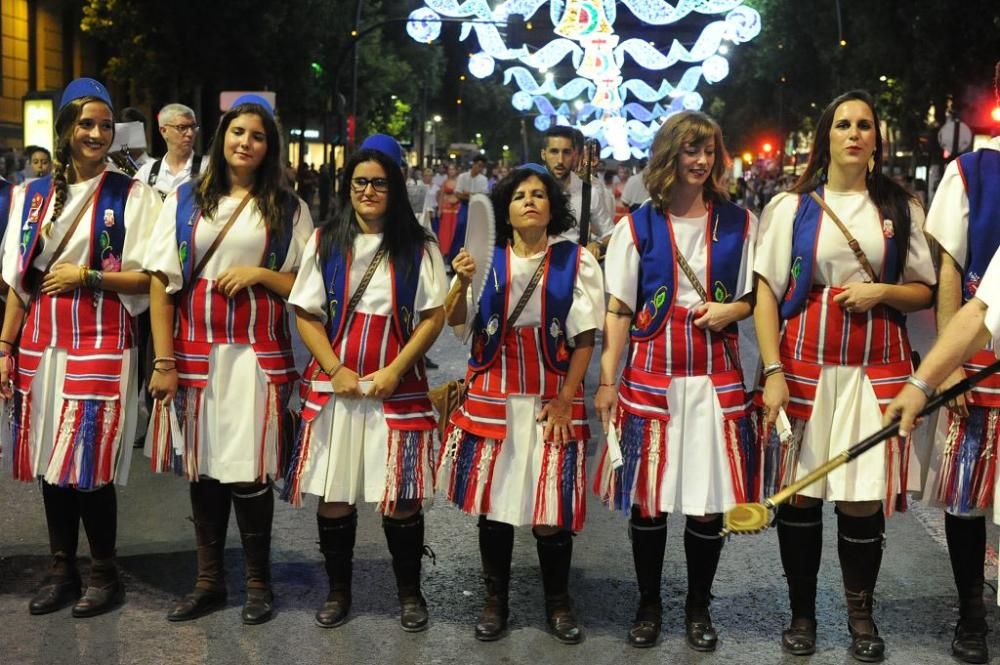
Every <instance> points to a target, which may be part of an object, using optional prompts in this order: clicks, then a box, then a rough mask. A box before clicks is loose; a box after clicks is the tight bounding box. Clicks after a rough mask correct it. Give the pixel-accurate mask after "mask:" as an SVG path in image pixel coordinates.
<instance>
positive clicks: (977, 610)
mask: <svg viewBox="0 0 1000 665" xmlns="http://www.w3.org/2000/svg"><path fill="white" fill-rule="evenodd" d="M944 533H945V536H946V537H947V539H948V556H949V557H950V558H951V571H952V573H953V574H954V576H955V587H956V588H957V589H958V602H959V610H958V612H959V618H958V625H956V626H955V639H954V640H952V643H951V650H952V653H953V654H954V655H955V657H956V658H959V659H960V660H963V661H965V662H966V663H988V662H989V660H990V652H989V647H988V646H987V644H986V633H987V632H988V626H987V624H986V603H984V602H983V584H984V580H983V568H984V566H985V565H986V518H985V517H957V516H955V515H952V514H950V513H945V516H944Z"/></svg>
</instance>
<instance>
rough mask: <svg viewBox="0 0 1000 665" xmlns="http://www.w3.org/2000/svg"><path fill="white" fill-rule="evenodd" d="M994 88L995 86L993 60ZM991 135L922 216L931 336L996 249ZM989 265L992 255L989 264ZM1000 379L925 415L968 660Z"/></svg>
mask: <svg viewBox="0 0 1000 665" xmlns="http://www.w3.org/2000/svg"><path fill="white" fill-rule="evenodd" d="M994 85H995V86H997V89H998V91H1000V63H998V64H997V66H996V78H995V79H994ZM998 219H1000V137H993V139H991V140H990V141H989V143H987V144H986V145H985V146H983V147H982V148H980V149H979V150H975V151H973V152H968V153H965V154H964V155H960V156H959V157H958V159H955V160H954V161H952V162H951V163H950V164H948V167H947V168H946V169H945V172H944V176H943V177H942V178H941V184H940V185H938V188H937V191H936V193H935V194H934V200H933V202H932V203H931V208H930V211H928V213H927V224H926V227H925V228H926V231H927V235H929V236H931V237H933V238H934V239H935V240H936V241H937V243H938V245H939V247H940V262H939V265H940V272H939V274H938V288H937V293H936V295H937V303H936V318H937V324H938V331H939V334H938V336H939V337H941V336H943V334H944V333H943V331H944V330H945V328H946V326H947V325H948V322H949V321H950V320H951V319H952V317H953V316H955V314H956V313H957V312H958V311H959V309H960V308H961V307H962V304H963V303H965V302H969V301H971V300H972V299H973V298H977V297H980V290H981V288H982V287H984V286H986V285H985V277H986V268H987V266H990V265H991V259H992V258H993V257H994V255H995V254H996V252H997V250H998V249H1000V224H997V220H998ZM994 263H995V262H994ZM994 352H995V348H994V347H993V345H992V344H990V345H989V346H987V347H986V348H982V349H979V350H978V353H976V355H974V356H973V357H972V358H971V359H970V360H969V361H968V362H966V363H965V365H964V367H958V368H957V369H955V370H954V371H953V372H952V373H951V376H950V377H948V379H947V380H946V381H943V382H942V383H941V385H940V388H941V389H942V390H944V389H947V388H950V387H951V386H952V385H954V384H956V383H958V382H959V381H961V380H962V379H963V378H965V376H966V373H968V374H970V375H971V374H973V373H975V372H976V371H978V370H980V369H982V368H983V367H986V366H988V365H990V364H992V362H993V360H995V358H996V356H995V355H994ZM998 388H1000V377H998V376H996V375H994V376H992V377H990V378H988V379H986V380H985V381H983V382H982V383H980V384H979V385H978V386H976V387H975V388H973V389H972V390H971V391H970V392H969V393H968V394H966V395H965V396H964V397H959V398H958V399H957V400H955V402H953V403H950V404H949V405H948V407H949V408H948V410H944V409H942V410H941V411H939V412H938V413H937V414H936V416H935V417H934V418H932V422H935V424H936V425H937V427H935V428H934V430H933V431H934V450H933V454H932V457H931V463H930V465H929V471H928V474H927V483H926V486H925V488H924V498H925V500H927V501H928V502H930V503H933V504H935V505H937V506H940V507H942V508H944V509H945V516H944V524H945V536H946V538H947V542H948V554H949V557H950V559H951V567H952V573H953V575H954V579H955V586H956V588H957V590H958V598H959V621H958V624H957V625H956V626H955V637H954V640H953V641H952V652H953V654H954V655H955V656H956V657H958V658H959V659H961V660H964V661H965V662H967V663H985V662H988V661H989V647H988V645H987V641H986V633H987V628H988V627H987V623H986V605H985V603H984V601H983V585H984V583H985V580H984V575H983V568H984V566H985V563H986V514H987V513H988V512H990V507H991V505H992V507H993V510H992V512H993V521H994V522H998V523H1000V510H998V509H1000V504H998V502H997V501H996V491H997V445H998V439H1000V390H998Z"/></svg>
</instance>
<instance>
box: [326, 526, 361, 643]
mask: <svg viewBox="0 0 1000 665" xmlns="http://www.w3.org/2000/svg"><path fill="white" fill-rule="evenodd" d="M316 526H317V527H318V529H319V550H320V551H321V552H322V553H323V560H324V562H325V566H326V576H327V578H328V579H329V580H330V592H329V593H328V594H327V596H326V602H325V603H323V607H321V608H319V610H318V611H317V612H316V625H317V626H319V627H321V628H335V627H336V626H339V625H341V624H342V623H344V622H345V621H347V614H348V612H350V611H351V576H352V573H353V571H354V542H355V539H356V537H357V533H358V513H357V511H353V512H351V514H350V515H345V516H344V517H323V516H322V515H317V516H316Z"/></svg>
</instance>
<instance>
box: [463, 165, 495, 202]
mask: <svg viewBox="0 0 1000 665" xmlns="http://www.w3.org/2000/svg"><path fill="white" fill-rule="evenodd" d="M485 170H486V158H485V157H483V156H482V155H476V158H475V159H473V160H472V167H471V168H470V169H469V170H468V171H466V172H465V173H460V174H458V181H457V182H456V183H455V197H456V198H458V200H459V201H468V200H469V197H470V196H472V195H473V194H486V193H488V192H489V191H490V183H489V180H487V179H486V175H485V174H484V173H483V171H485Z"/></svg>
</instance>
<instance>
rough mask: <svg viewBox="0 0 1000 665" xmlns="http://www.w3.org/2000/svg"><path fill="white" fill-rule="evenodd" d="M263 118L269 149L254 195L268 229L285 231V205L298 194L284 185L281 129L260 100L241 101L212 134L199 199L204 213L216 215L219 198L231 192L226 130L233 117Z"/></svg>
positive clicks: (200, 182)
mask: <svg viewBox="0 0 1000 665" xmlns="http://www.w3.org/2000/svg"><path fill="white" fill-rule="evenodd" d="M248 113H249V114H253V115H256V116H258V117H259V118H260V120H261V122H262V123H263V125H264V133H265V134H266V136H267V153H265V155H264V161H262V162H261V164H260V166H259V167H258V168H257V172H256V173H255V174H254V176H255V178H254V185H253V197H254V200H256V202H257V208H258V209H259V210H260V214H261V216H262V217H263V218H264V225H265V226H267V228H268V230H270V231H274V232H276V233H279V234H282V233H285V232H286V231H287V229H286V228H285V221H286V220H285V208H286V206H288V205H289V204H290V202H291V201H292V199H293V197H294V196H295V194H294V193H292V191H291V190H289V189H288V188H287V187H285V185H284V181H283V180H282V171H281V133H280V132H279V131H278V123H277V122H275V120H274V117H273V116H272V115H271V114H270V113H268V111H267V109H265V108H264V107H263V106H261V105H260V104H253V103H247V104H240V105H239V106H234V107H233V108H231V109H229V110H228V111H226V113H225V114H224V115H223V116H222V119H221V120H220V121H219V126H218V127H217V128H216V130H215V136H214V137H212V145H211V147H210V148H209V159H208V166H207V167H206V168H205V173H204V175H202V176H201V178H200V179H199V180H198V186H197V191H196V201H197V203H198V207H199V208H201V211H202V213H203V214H205V215H207V216H211V215H214V214H215V213H216V211H217V210H218V209H219V200H220V199H221V198H222V197H223V196H225V195H226V194H228V193H229V190H230V187H231V184H230V182H229V167H228V164H227V163H226V157H225V153H224V151H223V150H224V147H225V138H226V132H227V131H229V125H230V124H232V122H233V120H235V119H236V118H238V117H239V116H241V115H244V114H248Z"/></svg>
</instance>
